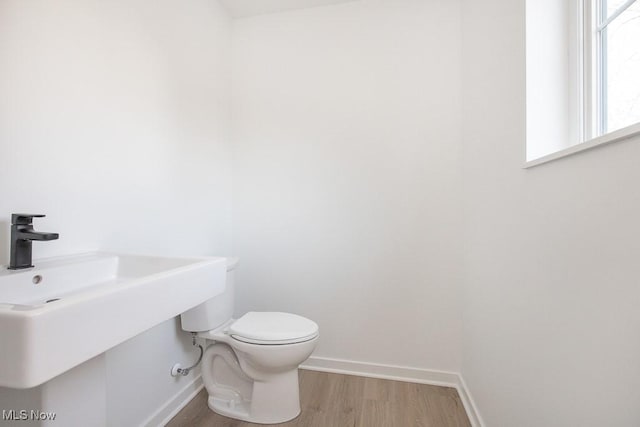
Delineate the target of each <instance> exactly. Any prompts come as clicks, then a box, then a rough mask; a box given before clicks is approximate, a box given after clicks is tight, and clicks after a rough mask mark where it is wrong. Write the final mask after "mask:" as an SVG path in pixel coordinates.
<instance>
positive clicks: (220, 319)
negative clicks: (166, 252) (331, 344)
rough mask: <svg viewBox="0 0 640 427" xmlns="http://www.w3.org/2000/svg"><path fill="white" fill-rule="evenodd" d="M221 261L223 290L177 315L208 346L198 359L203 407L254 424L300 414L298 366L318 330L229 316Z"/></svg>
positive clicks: (265, 317) (281, 317)
mask: <svg viewBox="0 0 640 427" xmlns="http://www.w3.org/2000/svg"><path fill="white" fill-rule="evenodd" d="M236 265H237V259H228V260H227V283H226V288H225V291H224V292H223V293H222V294H221V295H219V296H217V297H215V298H212V299H210V300H209V301H206V302H205V303H203V304H201V305H199V306H197V307H195V308H193V309H191V310H189V311H187V312H185V313H183V314H182V315H181V323H182V329H183V330H185V331H189V332H196V333H197V335H198V336H199V337H201V338H204V339H206V340H207V341H209V342H210V344H209V345H208V346H207V348H206V350H205V351H204V355H203V357H202V380H203V382H204V386H205V388H206V389H207V393H208V394H209V398H208V405H209V408H210V409H211V410H213V411H214V412H216V413H218V414H220V415H224V416H226V417H230V418H234V419H238V420H242V421H248V422H252V423H259V424H276V423H282V422H285V421H289V420H291V419H293V418H295V417H297V416H298V415H299V414H300V397H299V384H298V366H299V365H300V364H301V363H302V362H304V361H305V360H306V359H307V358H308V357H309V356H310V355H311V353H312V352H313V350H314V348H315V346H316V343H317V341H318V336H319V333H318V325H317V324H316V323H315V322H313V321H311V320H309V319H306V318H304V317H302V316H298V315H295V314H290V313H280V312H249V313H247V314H245V315H243V316H241V317H239V318H238V319H233V318H232V317H231V315H232V313H233V300H234V298H233V296H234V291H235V289H234V286H235V284H234V277H233V276H234V273H233V272H234V269H235V266H236Z"/></svg>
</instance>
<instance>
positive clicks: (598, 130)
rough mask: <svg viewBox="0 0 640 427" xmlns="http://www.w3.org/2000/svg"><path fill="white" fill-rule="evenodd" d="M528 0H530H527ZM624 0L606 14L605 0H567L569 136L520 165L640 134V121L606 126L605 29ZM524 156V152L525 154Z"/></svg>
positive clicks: (625, 6) (626, 5) (622, 8)
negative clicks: (556, 148)
mask: <svg viewBox="0 0 640 427" xmlns="http://www.w3.org/2000/svg"><path fill="white" fill-rule="evenodd" d="M529 1H531V0H529ZM636 1H640V0H628V1H626V2H625V3H624V4H623V5H622V6H620V8H619V9H618V10H617V11H616V12H615V13H613V14H612V15H611V16H610V17H606V13H607V0H570V15H571V16H573V18H572V20H573V21H572V23H571V24H570V32H571V33H572V34H573V36H571V37H570V38H569V39H570V46H568V48H569V52H570V56H572V59H571V63H572V64H573V65H571V67H570V68H571V69H570V75H571V78H572V79H573V81H574V82H575V83H574V84H573V88H572V89H570V90H571V92H572V93H571V95H570V98H571V99H570V117H571V120H570V121H571V122H572V123H570V126H569V127H570V134H571V135H570V140H571V141H572V143H570V145H569V146H568V147H567V148H564V149H561V150H559V151H556V152H552V153H550V154H548V155H545V156H543V157H540V158H536V159H533V160H526V161H525V164H524V168H525V169H526V168H530V167H533V166H537V165H539V164H543V163H547V162H549V161H552V160H555V159H559V158H562V157H566V156H569V155H572V154H575V153H578V152H581V151H585V150H588V149H591V148H594V147H598V146H601V145H605V144H610V143H612V142H617V141H621V140H626V139H630V138H633V137H637V136H640V122H636V123H634V124H632V125H629V126H627V127H624V128H621V129H617V130H614V131H608V132H607V131H606V128H607V123H606V120H607V105H606V102H607V101H606V100H607V93H606V90H607V84H606V73H607V70H606V54H607V52H606V46H607V45H606V41H607V40H606V37H607V33H606V29H607V27H608V25H609V24H611V23H612V22H613V21H614V20H615V19H617V18H618V17H619V16H620V15H622V13H624V12H625V11H626V10H627V9H628V8H629V7H630V6H631V5H633V4H634V3H635V2H636ZM525 157H526V156H525Z"/></svg>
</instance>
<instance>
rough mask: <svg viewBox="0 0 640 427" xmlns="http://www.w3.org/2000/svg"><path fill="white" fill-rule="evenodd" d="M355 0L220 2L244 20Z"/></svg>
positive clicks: (238, 0)
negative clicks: (250, 17) (245, 18)
mask: <svg viewBox="0 0 640 427" xmlns="http://www.w3.org/2000/svg"><path fill="white" fill-rule="evenodd" d="M351 1H355V0H220V3H222V4H223V5H224V7H226V8H227V10H228V11H229V13H230V14H231V16H233V17H234V18H244V17H247V16H253V15H262V14H265V13H274V12H282V11H285V10H291V9H304V8H308V7H315V6H325V5H329V4H337V3H347V2H351Z"/></svg>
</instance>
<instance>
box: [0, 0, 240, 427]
mask: <svg viewBox="0 0 640 427" xmlns="http://www.w3.org/2000/svg"><path fill="white" fill-rule="evenodd" d="M229 47H230V22H229V19H228V18H227V16H226V13H225V12H224V10H222V9H221V8H220V6H219V5H218V4H217V3H216V2H215V1H209V0H194V1H190V2H183V1H179V0H161V1H158V0H153V1H152V0H118V1H100V0H55V1H51V0H33V1H23V0H3V1H2V2H0V164H1V167H0V241H2V242H3V246H2V247H1V248H0V263H5V262H7V261H8V246H6V245H8V232H9V225H8V222H9V220H10V214H11V213H12V212H23V211H24V212H32V213H45V214H47V216H48V217H47V218H45V219H42V220H36V221H37V222H36V223H35V227H36V229H40V230H43V231H55V232H59V233H60V240H57V241H54V242H46V243H34V256H35V257H42V256H49V255H58V254H64V253H72V252H79V251H87V250H92V249H110V250H119V251H127V252H141V253H157V254H166V255H172V254H177V255H180V254H184V255H213V254H216V255H220V254H226V253H229V251H230V239H231V233H230V229H231V219H230V215H231V148H230V139H229V124H230V109H229V96H230V92H229V90H230V70H229V66H230V59H229ZM80 320H81V319H80ZM182 335H183V334H181V333H180V332H179V329H178V326H177V323H176V321H175V320H172V321H169V322H167V323H165V324H163V325H160V326H158V327H157V328H155V329H153V330H152V331H149V332H148V333H146V334H143V335H141V336H140V337H137V338H135V339H134V340H132V341H130V342H128V343H126V344H124V345H122V346H120V347H117V348H115V349H113V350H111V351H110V352H109V353H108V354H107V369H108V373H107V377H108V390H107V392H108V396H107V397H108V407H109V422H110V423H111V425H118V426H124V425H136V424H138V423H140V422H142V421H143V420H144V418H146V417H147V416H148V415H150V413H151V412H153V411H154V410H156V409H157V408H158V407H159V406H160V405H162V404H164V403H165V401H166V400H167V399H169V398H170V397H172V396H173V395H175V394H176V392H177V391H178V390H179V389H181V388H182V387H183V386H184V385H185V384H186V382H188V381H190V380H191V379H190V378H189V379H180V380H175V379H173V378H171V377H170V376H169V374H168V373H169V369H170V367H171V365H172V364H173V362H176V361H181V362H183V363H184V362H187V361H189V360H190V359H192V358H193V357H194V356H195V354H194V352H193V350H192V349H191V345H190V341H189V338H188V337H182ZM78 339H91V337H78ZM124 373H126V374H127V375H125V374H124ZM133 402H135V403H133Z"/></svg>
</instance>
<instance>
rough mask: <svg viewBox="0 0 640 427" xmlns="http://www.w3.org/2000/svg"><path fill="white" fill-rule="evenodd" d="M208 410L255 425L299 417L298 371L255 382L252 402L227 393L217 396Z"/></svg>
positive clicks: (215, 395) (211, 397)
mask: <svg viewBox="0 0 640 427" xmlns="http://www.w3.org/2000/svg"><path fill="white" fill-rule="evenodd" d="M207 404H208V406H209V408H210V409H211V410H212V411H213V412H215V413H217V414H220V415H223V416H225V417H229V418H234V419H237V420H242V421H247V422H251V423H256V424H278V423H284V422H286V421H290V420H292V419H294V418H296V417H297V416H298V415H300V393H299V385H298V369H297V368H296V369H293V370H291V371H287V372H281V373H278V374H273V375H270V376H269V378H268V379H267V380H266V381H254V383H253V391H252V394H251V400H250V401H243V400H241V399H238V396H237V395H236V396H234V395H232V394H228V393H214V394H213V395H211V394H210V395H209V399H208V401H207Z"/></svg>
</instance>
